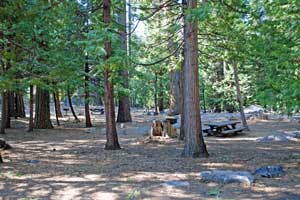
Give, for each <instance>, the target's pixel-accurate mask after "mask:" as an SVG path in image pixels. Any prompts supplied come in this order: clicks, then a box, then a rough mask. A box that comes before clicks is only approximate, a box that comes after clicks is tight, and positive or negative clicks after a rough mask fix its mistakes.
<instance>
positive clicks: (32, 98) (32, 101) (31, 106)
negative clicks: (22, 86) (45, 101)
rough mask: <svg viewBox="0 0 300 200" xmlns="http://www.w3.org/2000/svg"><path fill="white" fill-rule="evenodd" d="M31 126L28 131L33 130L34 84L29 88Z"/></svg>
mask: <svg viewBox="0 0 300 200" xmlns="http://www.w3.org/2000/svg"><path fill="white" fill-rule="evenodd" d="M29 90H30V91H29V127H28V132H30V131H33V126H34V124H33V104H34V96H33V85H30V89H29Z"/></svg>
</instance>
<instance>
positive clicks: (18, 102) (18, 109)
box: [15, 93, 26, 118]
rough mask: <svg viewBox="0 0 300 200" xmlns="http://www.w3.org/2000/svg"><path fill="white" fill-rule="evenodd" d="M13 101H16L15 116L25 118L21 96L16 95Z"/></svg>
mask: <svg viewBox="0 0 300 200" xmlns="http://www.w3.org/2000/svg"><path fill="white" fill-rule="evenodd" d="M15 100H16V103H15V105H16V116H17V117H21V118H24V117H26V115H25V105H24V98H23V95H22V94H20V93H16V96H15Z"/></svg>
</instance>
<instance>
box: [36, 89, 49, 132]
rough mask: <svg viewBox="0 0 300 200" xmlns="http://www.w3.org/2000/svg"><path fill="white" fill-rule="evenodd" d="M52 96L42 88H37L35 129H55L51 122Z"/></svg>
mask: <svg viewBox="0 0 300 200" xmlns="http://www.w3.org/2000/svg"><path fill="white" fill-rule="evenodd" d="M49 102H50V95H49V92H48V91H46V90H43V89H41V88H40V87H37V88H36V104H35V128H37V129H50V128H53V126H52V123H51V120H50V105H49Z"/></svg>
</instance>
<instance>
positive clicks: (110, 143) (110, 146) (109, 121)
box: [103, 0, 120, 150]
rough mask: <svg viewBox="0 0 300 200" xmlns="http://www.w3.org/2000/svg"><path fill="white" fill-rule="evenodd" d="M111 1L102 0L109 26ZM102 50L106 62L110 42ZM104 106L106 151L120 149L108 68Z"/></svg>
mask: <svg viewBox="0 0 300 200" xmlns="http://www.w3.org/2000/svg"><path fill="white" fill-rule="evenodd" d="M110 9H111V1H110V0H103V22H104V24H105V25H107V26H108V25H109V24H110V22H111V16H110ZM104 49H105V51H106V56H105V60H108V59H109V58H110V57H111V55H112V45H111V41H110V40H107V41H105V42H104ZM104 104H105V119H106V144H105V149H106V150H117V149H120V144H119V141H118V135H117V129H116V121H115V105H114V85H113V80H112V79H111V70H110V68H109V66H107V67H106V69H105V72H104Z"/></svg>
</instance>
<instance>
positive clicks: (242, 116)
mask: <svg viewBox="0 0 300 200" xmlns="http://www.w3.org/2000/svg"><path fill="white" fill-rule="evenodd" d="M233 74H234V82H235V87H236V99H237V102H238V104H239V110H240V113H241V120H242V124H243V126H244V127H245V128H246V130H249V127H248V124H247V120H246V117H245V113H244V107H243V99H242V94H241V89H240V83H239V76H238V69H237V63H236V62H234V63H233Z"/></svg>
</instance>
